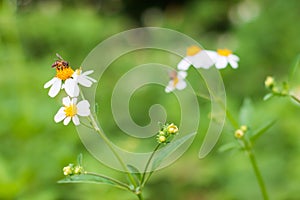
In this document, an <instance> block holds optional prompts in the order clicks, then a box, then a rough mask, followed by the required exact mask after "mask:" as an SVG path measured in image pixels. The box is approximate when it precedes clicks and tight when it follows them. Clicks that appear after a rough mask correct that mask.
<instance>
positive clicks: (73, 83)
mask: <svg viewBox="0 0 300 200" xmlns="http://www.w3.org/2000/svg"><path fill="white" fill-rule="evenodd" d="M93 72H94V71H93V70H89V71H86V72H83V73H82V70H81V68H79V69H76V70H75V72H74V73H73V75H72V78H73V79H71V80H67V81H66V82H65V84H64V86H63V87H64V88H65V91H66V92H67V94H72V95H69V96H72V97H77V96H78V95H79V91H80V89H79V86H78V84H80V85H82V86H84V87H91V86H92V84H93V82H94V83H95V82H97V81H96V80H95V79H93V78H91V77H89V76H88V75H90V74H92V73H93Z"/></svg>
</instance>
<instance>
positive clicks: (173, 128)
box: [167, 123, 178, 134]
mask: <svg viewBox="0 0 300 200" xmlns="http://www.w3.org/2000/svg"><path fill="white" fill-rule="evenodd" d="M167 131H168V133H170V134H176V133H177V132H178V127H177V126H176V125H174V124H173V123H172V124H170V125H169V126H168V127H167Z"/></svg>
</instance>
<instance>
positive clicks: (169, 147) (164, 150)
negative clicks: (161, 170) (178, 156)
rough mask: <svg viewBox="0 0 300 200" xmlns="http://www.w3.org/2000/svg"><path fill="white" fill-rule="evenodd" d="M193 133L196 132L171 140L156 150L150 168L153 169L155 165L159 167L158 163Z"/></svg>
mask: <svg viewBox="0 0 300 200" xmlns="http://www.w3.org/2000/svg"><path fill="white" fill-rule="evenodd" d="M195 134H196V133H190V134H188V135H186V136H184V137H182V138H179V139H177V140H173V141H172V142H171V143H169V144H167V145H166V146H165V147H164V148H162V149H161V150H160V151H159V152H157V155H156V156H155V157H154V159H153V164H152V170H155V169H156V168H157V167H159V165H160V164H161V162H162V161H163V160H164V159H166V158H167V157H168V156H169V155H170V154H171V153H173V152H174V151H175V150H176V149H178V148H179V147H180V146H181V145H182V144H184V143H185V142H186V141H187V140H189V139H190V138H191V137H193V136H194V135H195Z"/></svg>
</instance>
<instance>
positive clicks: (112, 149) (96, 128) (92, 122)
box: [80, 90, 137, 187]
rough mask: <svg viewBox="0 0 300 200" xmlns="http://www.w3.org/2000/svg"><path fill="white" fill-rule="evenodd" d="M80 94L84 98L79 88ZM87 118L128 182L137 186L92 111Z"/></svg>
mask: <svg viewBox="0 0 300 200" xmlns="http://www.w3.org/2000/svg"><path fill="white" fill-rule="evenodd" d="M80 95H81V98H82V99H85V98H84V95H83V93H82V91H81V90H80ZM88 119H89V120H90V123H91V124H92V126H93V128H94V129H95V131H96V132H97V133H98V134H99V135H100V136H101V138H102V139H103V140H104V142H105V143H106V144H107V145H108V147H109V148H110V150H111V151H112V153H113V154H114V155H115V157H116V158H117V160H118V161H119V163H120V164H121V166H122V168H123V169H124V170H125V172H126V174H127V176H128V178H129V180H130V182H131V183H132V184H133V185H134V187H137V183H136V181H135V180H134V178H133V176H132V175H131V173H129V170H128V167H127V166H126V165H125V163H124V161H123V160H122V158H121V157H120V155H119V154H118V153H117V152H116V150H115V149H114V147H113V145H112V144H111V142H110V140H109V139H108V138H107V137H106V135H105V134H104V133H102V132H101V130H100V128H99V127H98V124H97V122H96V119H95V118H94V116H93V114H92V113H91V114H90V115H89V117H88Z"/></svg>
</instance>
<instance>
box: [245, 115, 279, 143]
mask: <svg viewBox="0 0 300 200" xmlns="http://www.w3.org/2000/svg"><path fill="white" fill-rule="evenodd" d="M274 124H275V120H272V121H270V122H267V123H266V124H264V125H263V126H262V127H261V128H259V129H258V130H256V131H255V132H254V133H253V134H252V136H251V137H250V140H251V141H252V142H255V141H256V140H257V139H258V138H259V137H260V136H262V135H263V134H264V133H266V132H267V130H269V129H270V128H271V127H272V126H273V125H274Z"/></svg>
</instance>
